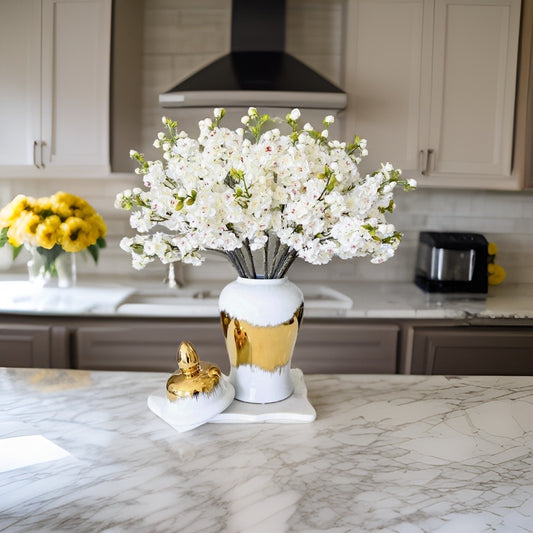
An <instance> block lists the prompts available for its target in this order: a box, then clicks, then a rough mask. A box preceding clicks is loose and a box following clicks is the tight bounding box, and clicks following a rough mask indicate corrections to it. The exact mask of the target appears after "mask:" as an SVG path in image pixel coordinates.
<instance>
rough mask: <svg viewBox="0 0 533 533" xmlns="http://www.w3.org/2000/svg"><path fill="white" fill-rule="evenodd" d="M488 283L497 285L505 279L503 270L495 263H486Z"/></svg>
mask: <svg viewBox="0 0 533 533" xmlns="http://www.w3.org/2000/svg"><path fill="white" fill-rule="evenodd" d="M488 272H489V285H499V284H500V283H501V282H502V281H503V280H504V279H505V270H504V268H503V267H501V266H500V265H497V264H496V263H491V264H490V265H488Z"/></svg>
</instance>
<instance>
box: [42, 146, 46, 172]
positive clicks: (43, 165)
mask: <svg viewBox="0 0 533 533" xmlns="http://www.w3.org/2000/svg"><path fill="white" fill-rule="evenodd" d="M44 146H46V143H45V142H44V141H41V168H44V167H45V164H44V158H43V147H44Z"/></svg>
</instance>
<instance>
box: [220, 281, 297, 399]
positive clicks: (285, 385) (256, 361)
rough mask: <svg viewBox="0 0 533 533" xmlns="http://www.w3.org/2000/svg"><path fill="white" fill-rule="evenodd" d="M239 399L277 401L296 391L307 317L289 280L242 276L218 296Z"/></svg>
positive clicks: (236, 394) (234, 383) (231, 375)
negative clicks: (295, 359)
mask: <svg viewBox="0 0 533 533" xmlns="http://www.w3.org/2000/svg"><path fill="white" fill-rule="evenodd" d="M219 310H220V319H221V323H222V330H223V333H224V338H225V340H226V349H227V351H228V356H229V359H230V364H231V371H230V376H229V379H230V382H231V383H232V385H233V386H234V388H235V398H236V399H237V400H241V401H244V402H250V403H272V402H279V401H281V400H284V399H285V398H288V397H289V396H290V395H291V394H292V393H293V390H294V387H293V383H292V380H291V375H290V369H291V357H292V352H293V349H294V345H295V343H296V337H297V335H298V329H299V326H300V323H301V320H302V317H303V295H302V292H301V291H300V289H299V288H298V287H297V286H296V285H295V284H294V283H292V282H290V281H289V280H288V279H287V278H282V279H248V278H241V277H239V278H237V279H236V280H235V281H233V282H231V283H230V284H228V285H226V287H224V289H223V290H222V292H221V293H220V298H219Z"/></svg>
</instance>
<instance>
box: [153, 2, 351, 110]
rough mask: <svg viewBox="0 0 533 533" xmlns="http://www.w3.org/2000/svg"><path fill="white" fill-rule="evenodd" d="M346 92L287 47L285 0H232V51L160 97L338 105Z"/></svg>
mask: <svg viewBox="0 0 533 533" xmlns="http://www.w3.org/2000/svg"><path fill="white" fill-rule="evenodd" d="M346 102H347V97H346V93H345V92H344V91H342V90H341V89H340V88H339V87H337V86H335V85H334V84H333V83H331V82H330V81H328V80H327V79H325V78H324V77H322V76H321V75H320V74H318V73H317V72H315V71H314V70H312V69H311V68H309V67H308V66H307V65H305V64H304V63H302V62H301V61H299V60H298V59H296V58H295V57H293V56H291V55H290V54H287V53H286V52H285V0H268V1H266V0H233V4H232V26H231V52H230V53H229V54H227V55H225V56H223V57H221V58H220V59H218V60H216V61H214V62H213V63H211V64H210V65H208V66H207V67H205V68H203V69H202V70H200V71H198V72H196V73H195V74H193V75H192V76H190V77H189V78H187V79H186V80H184V81H182V82H181V83H179V84H178V85H176V86H175V87H173V88H172V89H170V91H168V92H166V93H164V94H161V95H160V96H159V103H160V104H161V106H163V107H243V106H250V105H254V106H262V107H263V106H265V107H283V108H287V107H301V108H307V109H332V110H340V109H344V108H345V107H346Z"/></svg>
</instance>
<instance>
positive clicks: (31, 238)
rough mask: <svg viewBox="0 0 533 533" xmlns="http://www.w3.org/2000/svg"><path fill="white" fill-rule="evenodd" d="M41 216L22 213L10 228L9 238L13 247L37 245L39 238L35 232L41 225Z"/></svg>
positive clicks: (26, 212)
mask: <svg viewBox="0 0 533 533" xmlns="http://www.w3.org/2000/svg"><path fill="white" fill-rule="evenodd" d="M39 222H40V219H39V216H38V215H36V214H35V213H33V212H31V211H22V213H21V214H20V216H19V217H18V218H17V219H16V220H15V221H14V222H13V223H12V224H11V226H9V229H8V231H7V237H8V239H9V244H11V245H13V246H20V245H21V244H23V243H25V242H28V243H29V244H32V245H37V238H36V236H35V232H36V231H37V226H38V225H39Z"/></svg>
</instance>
